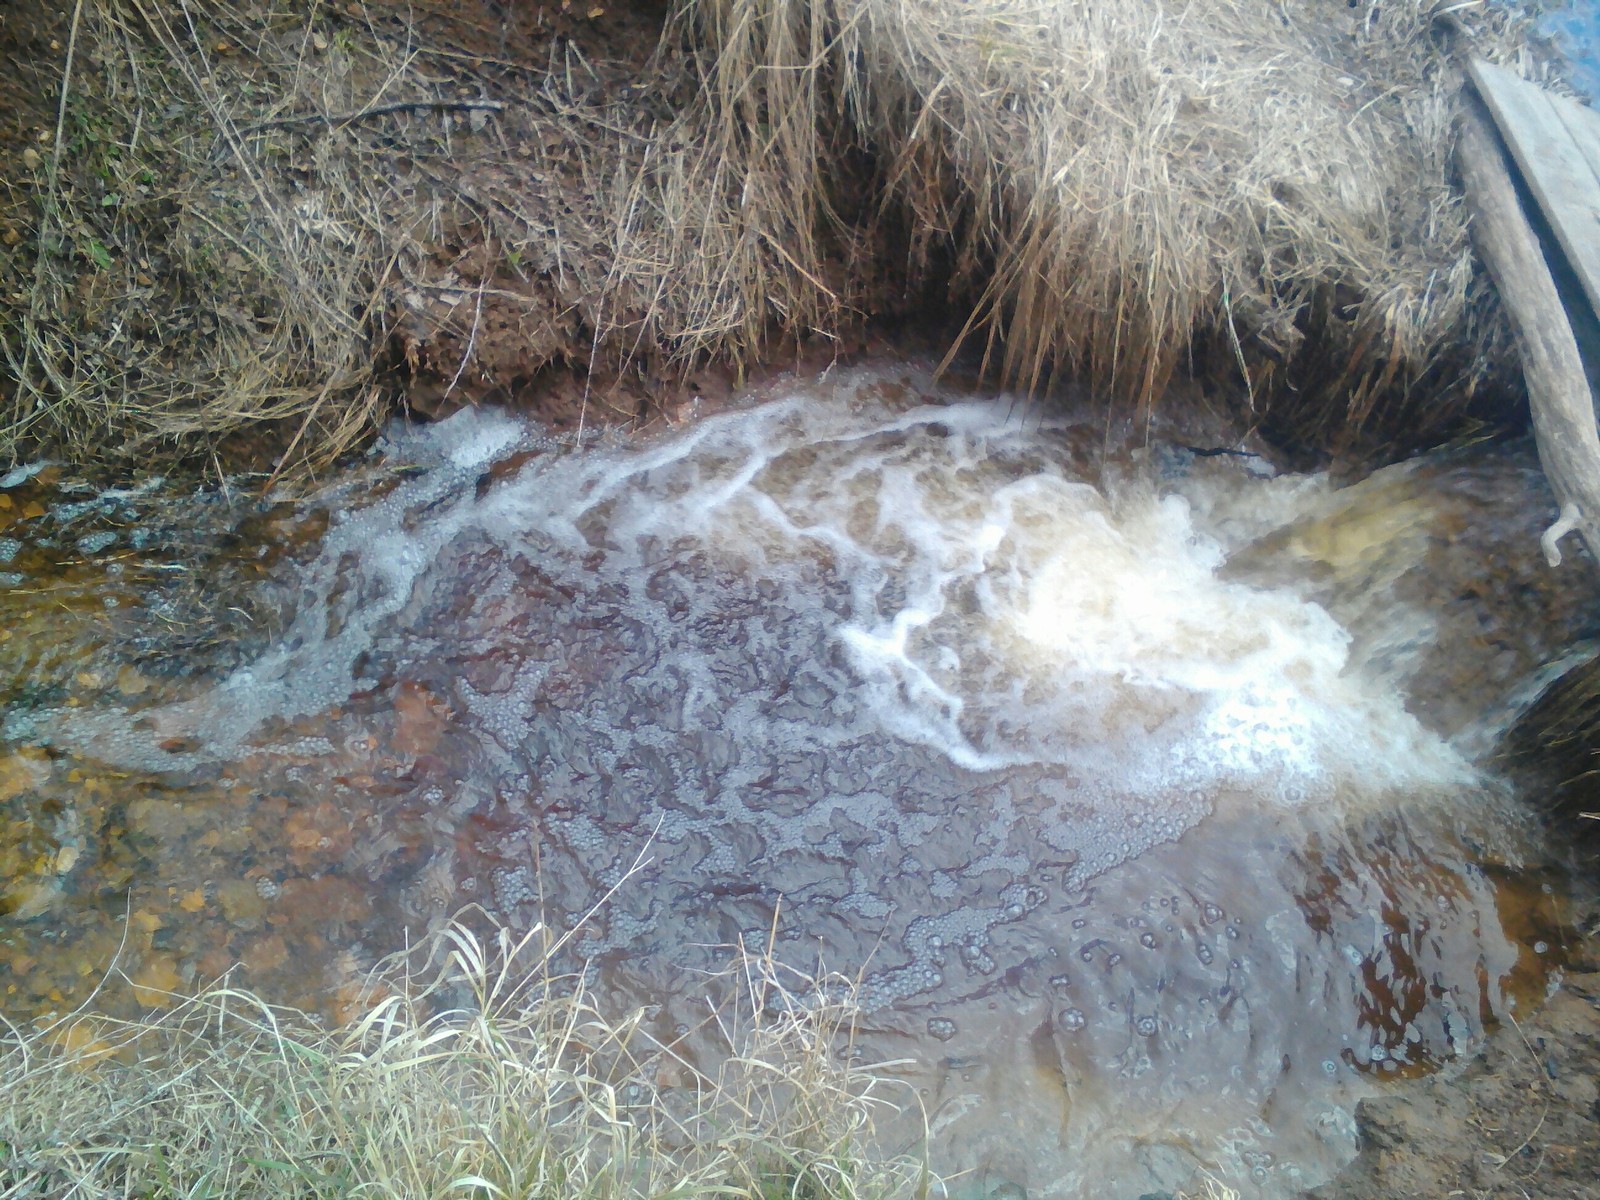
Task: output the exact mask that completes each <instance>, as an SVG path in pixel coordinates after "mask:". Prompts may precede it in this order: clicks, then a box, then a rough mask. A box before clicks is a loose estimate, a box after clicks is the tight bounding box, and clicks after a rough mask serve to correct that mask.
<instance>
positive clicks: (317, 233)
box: [0, 0, 1528, 467]
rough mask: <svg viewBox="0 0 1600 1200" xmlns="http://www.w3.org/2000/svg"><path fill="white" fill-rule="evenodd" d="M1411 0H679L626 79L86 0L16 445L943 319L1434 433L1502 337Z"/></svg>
mask: <svg viewBox="0 0 1600 1200" xmlns="http://www.w3.org/2000/svg"><path fill="white" fill-rule="evenodd" d="M1434 7H1435V5H1434V4H1433V2H1432V0H1386V2H1385V3H1384V4H1382V5H1381V7H1380V6H1379V5H1376V4H1367V3H1362V4H1358V5H1355V6H1350V5H1348V4H1346V3H1344V2H1343V0H1317V2H1315V3H1309V4H1302V5H1284V4H1280V3H1275V2H1272V0H1188V2H1185V3H1178V2H1177V0H1126V2H1125V3H1118V4H1086V3H1049V4H1046V3H1041V2H1039V0H977V2H972V0H821V2H816V3H813V2H810V0H681V2H680V3H679V4H678V7H677V8H676V10H675V11H674V14H673V15H672V16H671V17H670V18H669V20H668V23H667V28H666V35H665V37H664V38H663V39H662V41H661V45H660V47H659V49H658V50H657V51H656V53H655V54H654V57H653V58H649V59H648V61H646V57H647V56H648V53H649V49H650V48H649V47H648V46H645V47H644V48H643V49H642V50H637V53H635V54H634V58H633V60H632V61H629V62H622V61H610V60H604V61H603V60H601V59H599V58H596V57H594V55H593V54H592V53H591V54H585V52H584V50H583V49H582V46H583V44H585V41H586V39H585V37H582V36H577V35H573V36H568V35H566V34H562V35H561V36H555V35H554V34H552V33H551V31H550V30H549V29H545V30H544V32H543V33H541V34H540V35H539V37H538V38H535V39H533V41H530V42H529V44H528V46H526V47H519V46H516V45H513V46H512V47H511V48H510V49H508V50H506V52H505V53H506V54H507V55H509V56H510V57H509V58H507V59H506V60H504V61H502V60H498V59H491V58H487V57H484V56H482V55H479V54H477V53H475V52H458V51H456V50H453V49H451V48H450V47H448V46H441V45H438V44H435V43H434V42H431V41H430V40H429V38H430V37H431V36H436V33H435V34H430V33H428V32H426V31H425V26H426V29H427V30H433V29H435V26H432V25H427V21H428V20H432V19H433V18H435V17H438V16H439V14H441V13H445V12H446V11H447V8H448V11H449V12H458V11H459V12H470V11H475V10H474V9H473V6H471V5H467V6H466V7H465V8H463V6H461V5H455V6H453V7H450V6H440V5H429V4H421V5H412V6H409V7H405V6H390V5H387V4H384V3H380V2H379V0H369V2H368V3H367V4H365V5H358V6H339V7H332V6H320V5H313V6H310V7H307V6H304V5H299V4H292V3H288V2H287V0H265V2H264V3H263V4H260V5H257V6H253V7H250V8H241V7H238V6H230V5H224V4H221V3H218V2H217V0H78V3H77V5H76V7H75V9H74V10H73V22H72V32H73V36H72V38H71V39H70V44H69V45H68V46H67V48H66V51H67V52H66V53H65V54H64V56H63V57H64V59H65V61H64V63H63V64H62V70H61V75H60V79H59V84H60V95H59V104H58V105H57V107H56V112H55V119H54V124H55V126H57V128H56V129H55V131H54V133H53V135H52V140H51V144H50V146H49V147H48V153H47V154H46V155H45V156H44V159H43V163H42V165H41V166H40V167H39V169H37V170H35V171H33V172H32V173H28V174H23V175H14V176H12V177H10V178H7V179H6V180H5V181H4V186H3V188H0V225H6V227H7V229H8V230H10V231H11V232H10V235H9V236H15V237H19V238H21V239H22V244H21V245H20V246H19V247H18V249H17V251H16V252H15V253H13V254H12V255H11V256H9V258H7V257H4V256H0V276H3V278H0V285H3V286H4V289H5V290H6V291H7V292H9V293H10V294H11V295H12V297H13V298H14V299H16V300H17V301H18V302H17V303H16V304H14V305H13V306H12V307H11V308H9V309H0V343H3V346H4V358H3V360H0V363H3V369H4V370H5V372H6V374H8V375H9V376H10V377H11V381H12V385H13V386H12V387H11V389H10V392H11V395H10V397H9V400H6V401H3V402H0V454H7V455H10V456H12V457H15V456H17V455H20V454H24V453H36V452H38V451H39V450H41V449H43V450H45V451H48V452H53V453H64V454H67V455H70V456H72V457H76V458H80V459H81V458H85V457H93V456H101V457H104V456H111V457H121V458H123V459H124V460H127V459H128V458H130V457H136V458H138V459H147V458H148V457H149V456H150V454H151V453H153V452H154V451H155V450H157V449H158V448H161V447H170V448H175V450H176V452H179V453H187V454H193V453H194V452H195V451H197V450H199V451H209V450H210V449H211V448H213V447H214V446H215V445H216V444H217V443H218V442H219V440H221V439H225V438H227V437H228V436H230V435H232V434H234V433H236V432H238V431H241V430H250V429H256V428H260V427H262V426H263V425H275V426H278V427H281V428H282V429H283V430H284V432H283V434H282V435H281V437H280V439H279V441H278V442H277V443H276V444H275V447H274V449H275V452H276V453H277V454H278V455H279V457H281V458H282V460H283V461H284V463H285V464H287V465H288V466H290V467H296V466H299V467H304V466H316V465H319V464H321V463H325V462H327V461H328V460H330V459H331V458H332V457H334V456H336V455H338V454H339V453H341V452H343V451H344V450H346V449H348V448H349V447H351V446H352V445H355V444H357V443H359V441H360V440H361V439H362V438H363V437H364V436H365V435H366V434H367V433H368V432H369V431H370V430H371V429H372V428H373V427H374V425H375V423H376V421H377V420H378V419H379V418H380V417H381V415H382V414H383V413H384V412H386V411H387V410H388V407H389V405H390V404H391V402H392V400H393V399H394V398H395V396H396V395H397V394H399V395H400V397H401V398H402V399H403V400H405V399H409V400H410V401H412V402H414V403H416V404H417V405H418V406H419V407H421V408H423V409H424V410H430V409H433V408H438V407H448V406H449V405H451V404H454V403H460V402H462V401H474V400H476V399H478V398H480V397H482V396H485V395H491V394H501V395H507V396H517V395H520V394H522V393H524V392H526V391H528V390H529V389H536V388H537V387H538V386H539V383H538V381H539V380H540V378H541V372H543V371H546V370H547V369H548V368H550V367H552V366H558V367H559V366H570V367H572V368H574V369H576V370H578V371H580V372H581V373H583V374H585V375H586V376H587V377H590V378H594V379H604V378H613V379H614V378H617V377H619V376H632V377H634V378H636V379H638V380H640V381H641V382H642V383H643V384H644V385H645V386H646V389H647V390H648V388H650V387H656V388H660V387H662V386H670V384H671V382H672V381H673V380H675V379H680V378H682V377H683V376H684V374H685V373H686V372H687V371H689V370H690V369H691V368H693V367H695V366H696V365H698V364H701V363H705V362H708V361H716V362H721V363H725V364H731V365H732V366H733V367H734V368H735V369H736V370H737V369H742V368H743V367H745V366H747V365H749V364H752V363H754V362H757V361H759V360H761V359H762V358H763V357H764V356H766V355H769V354H770V353H771V352H772V347H773V346H774V345H775V344H776V339H779V338H798V339H806V338H813V339H816V338H821V339H828V338H836V337H839V336H841V335H842V334H844V333H846V332H848V331H849V330H851V329H853V328H856V327H859V326H860V325H861V324H862V323H863V322H865V321H866V320H868V319H870V318H871V317H873V316H879V315H891V316H892V315H902V316H904V315H908V314H916V313H918V312H919V311H922V310H925V309H926V306H927V305H928V304H929V303H930V298H932V302H933V303H934V304H935V307H938V308H941V309H943V311H944V312H945V314H946V315H947V316H950V315H953V317H954V319H955V320H956V322H957V324H959V323H960V322H961V321H962V320H965V323H966V334H967V335H968V336H967V339H966V340H967V341H969V342H972V343H975V344H977V345H979V346H982V347H985V348H986V361H987V362H988V364H989V366H990V368H991V370H992V372H993V373H994V374H996V375H997V376H998V377H999V381H1000V382H1002V383H1004V384H1006V385H1008V386H1015V387H1021V388H1023V389H1025V390H1031V389H1036V388H1039V387H1041V386H1043V385H1044V384H1045V383H1047V382H1048V380H1049V379H1051V378H1052V377H1053V376H1055V375H1058V374H1072V375H1076V376H1078V377H1080V378H1082V379H1084V380H1085V381H1087V382H1088V383H1089V384H1090V385H1091V386H1094V387H1098V388H1100V389H1102V390H1103V391H1105V392H1106V393H1107V394H1112V393H1115V394H1119V395H1122V396H1124V397H1132V398H1133V399H1135V400H1136V401H1137V402H1139V403H1140V404H1142V405H1148V404H1150V403H1152V402H1153V401H1154V400H1155V399H1156V398H1157V397H1159V396H1160V395H1161V393H1162V391H1163V389H1164V387H1165V385H1166V383H1167V381H1168V380H1169V379H1170V378H1171V377H1173V375H1174V374H1175V373H1176V372H1179V371H1180V370H1185V369H1191V368H1193V369H1203V370H1205V371H1208V372H1209V373H1210V374H1212V375H1214V376H1220V377H1223V378H1224V379H1225V380H1226V381H1227V383H1228V384H1229V386H1230V387H1236V388H1237V389H1238V390H1239V391H1240V392H1241V393H1242V394H1243V396H1244V398H1245V401H1246V403H1248V404H1251V405H1256V404H1257V403H1259V404H1261V405H1262V406H1266V405H1267V404H1269V402H1271V401H1274V400H1282V399H1284V398H1287V401H1288V403H1289V404H1290V405H1291V407H1294V408H1295V409H1296V411H1295V412H1294V413H1292V414H1291V423H1295V424H1297V425H1298V427H1299V428H1301V429H1302V430H1306V431H1309V436H1310V440H1313V441H1316V442H1319V443H1322V444H1326V443H1330V442H1332V441H1335V440H1337V436H1338V434H1339V431H1340V430H1341V429H1343V428H1345V427H1347V426H1359V425H1361V424H1363V423H1365V422H1368V421H1369V420H1370V419H1374V418H1375V417H1376V418H1381V417H1382V416H1383V415H1384V411H1383V406H1386V405H1387V406H1389V409H1390V412H1391V415H1392V412H1393V411H1397V410H1395V409H1394V406H1395V405H1397V404H1409V405H1410V406H1411V407H1410V408H1409V409H1406V410H1405V412H1404V416H1405V419H1406V420H1407V421H1408V422H1410V424H1411V425H1412V426H1416V427H1418V428H1421V427H1426V428H1428V429H1434V430H1441V431H1442V430H1443V429H1444V428H1445V427H1446V426H1447V425H1448V423H1449V421H1450V420H1451V419H1452V417H1453V415H1454V414H1455V413H1456V412H1457V411H1458V410H1459V397H1460V396H1461V395H1470V393H1471V391H1472V389H1473V388H1474V387H1475V386H1476V383H1477V382H1478V380H1479V379H1480V378H1481V377H1482V376H1483V375H1484V373H1485V372H1486V371H1488V370H1490V369H1491V368H1492V367H1494V366H1495V365H1496V364H1497V363H1498V362H1501V361H1503V360H1504V357H1505V345H1504V343H1503V340H1502V341H1496V340H1495V339H1496V337H1497V336H1498V335H1499V332H1500V330H1499V326H1498V324H1497V323H1496V321H1495V319H1494V310H1493V306H1492V304H1491V303H1489V302H1488V301H1487V299H1486V292H1485V290H1484V287H1483V285H1482V282H1481V280H1480V278H1479V276H1478V275H1477V273H1476V272H1475V269H1474V264H1473V260H1472V258H1471V255H1470V251H1469V248H1468V245H1467V242H1466V238H1465V226H1466V215H1465V213H1464V211H1463V209H1462V205H1461V201H1460V197H1459V194H1458V191H1457V189H1456V188H1455V187H1454V185H1453V182H1452V180H1451V175H1450V153H1451V146H1452V142H1453V135H1452V122H1453V119H1454V112H1455V106H1456V102H1457V101H1456V95H1457V90H1458V86H1459V79H1458V76H1457V74H1456V72H1455V70H1454V68H1453V67H1452V65H1451V62H1450V60H1449V57H1448V55H1447V53H1446V52H1445V50H1444V48H1443V47H1442V45H1441V44H1440V43H1438V42H1436V41H1435V35H1434V31H1433V27H1432V13H1433V9H1434ZM1451 8H1452V10H1461V9H1462V6H1461V5H1452V6H1451ZM488 11H489V8H488V6H484V12H486V13H487V12H488ZM496 11H498V10H496ZM507 11H508V12H509V11H512V10H507ZM515 11H516V12H520V11H521V10H515ZM541 11H542V10H541ZM596 11H600V9H599V8H597V9H596ZM643 11H644V10H642V9H641V10H640V12H643ZM1466 16H1467V18H1468V20H1469V21H1470V22H1472V23H1473V27H1474V29H1475V31H1476V36H1477V46H1476V49H1478V50H1479V51H1480V52H1482V53H1485V54H1487V55H1489V56H1490V57H1493V58H1498V59H1501V60H1506V59H1508V58H1515V57H1516V56H1517V55H1518V54H1519V53H1521V51H1520V50H1519V47H1520V46H1521V42H1522V36H1523V31H1522V27H1521V26H1520V25H1518V24H1517V19H1516V18H1514V17H1512V16H1510V15H1506V14H1505V13H1504V12H1502V11H1499V10H1488V9H1479V10H1476V11H1474V12H1471V13H1467V14H1466ZM573 19H574V20H577V18H573ZM540 20H541V21H542V20H543V18H542V17H541V18H540ZM519 28H520V27H519ZM530 28H531V27H530ZM523 32H524V33H526V31H523ZM519 36H521V35H520V34H519ZM527 36H528V37H529V38H532V37H533V35H532V34H527ZM587 40H588V42H590V43H591V44H592V43H594V39H593V38H589V39H587ZM599 44H600V45H601V46H602V48H603V49H604V48H607V47H609V49H610V50H612V51H616V50H617V49H618V39H617V38H616V37H613V39H612V41H611V42H610V43H607V42H606V41H605V39H603V38H602V39H600V42H599ZM636 49H637V48H636ZM1523 65H1524V66H1527V65H1528V64H1527V63H1524V64H1523ZM45 132H46V133H47V134H48V133H50V131H45ZM1440 364H1446V365H1447V367H1448V370H1447V369H1446V367H1442V366H1441V365H1440ZM396 389H398V393H397V390H396ZM586 394H587V393H586ZM610 415H612V416H629V415H631V413H629V412H622V411H619V412H616V413H613V414H610Z"/></svg>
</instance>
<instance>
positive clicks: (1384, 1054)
mask: <svg viewBox="0 0 1600 1200" xmlns="http://www.w3.org/2000/svg"><path fill="white" fill-rule="evenodd" d="M1388 1057H1389V1051H1388V1049H1387V1048H1385V1047H1384V1046H1381V1045H1379V1046H1373V1047H1372V1048H1371V1049H1370V1050H1368V1051H1367V1061H1368V1062H1375V1063H1378V1062H1382V1061H1383V1060H1384V1059H1386V1058H1388Z"/></svg>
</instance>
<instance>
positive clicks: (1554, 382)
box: [1456, 102, 1600, 566]
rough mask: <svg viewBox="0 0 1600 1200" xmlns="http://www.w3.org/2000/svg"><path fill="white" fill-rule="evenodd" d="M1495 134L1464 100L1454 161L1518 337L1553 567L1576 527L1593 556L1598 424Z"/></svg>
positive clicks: (1597, 537)
mask: <svg viewBox="0 0 1600 1200" xmlns="http://www.w3.org/2000/svg"><path fill="white" fill-rule="evenodd" d="M1500 141H1501V139H1499V138H1497V137H1496V136H1495V132H1494V124H1493V122H1492V119H1491V118H1490V116H1489V115H1488V114H1487V112H1485V111H1483V108H1482V107H1480V106H1479V105H1477V104H1475V103H1471V102H1469V103H1468V105H1467V111H1466V112H1465V113H1464V114H1463V121H1462V127H1461V139H1460V141H1459V142H1458V143H1457V145H1456V163H1457V165H1458V166H1459V167H1460V170H1461V181H1462V183H1463V185H1464V186H1465V188H1466V193H1467V202H1468V203H1469V204H1470V205H1471V206H1472V239H1473V241H1474V242H1475V243H1476V244H1477V247H1478V253H1479V254H1480V255H1481V256H1482V258H1483V261H1484V265H1485V266H1487V267H1488V268H1489V274H1490V276H1492V277H1493V279H1494V282H1495V287H1497V288H1498V289H1499V291H1500V299H1501V301H1502V302H1503V303H1504V305H1505V310H1506V316H1507V318H1508V319H1509V320H1510V322H1511V328H1512V329H1513V330H1514V331H1515V333H1516V336H1517V348H1518V350H1519V351H1520V354H1521V358H1522V372H1523V377H1524V378H1525V379H1526V380H1527V383H1528V406H1529V408H1530V409H1531V411H1532V415H1533V436H1534V440H1535V442H1537V443H1538V446H1539V461H1540V462H1541V463H1542V464H1543V466H1544V473H1545V478H1546V479H1547V480H1548V481H1549V483H1550V490H1551V491H1552V492H1553V493H1555V499H1556V505H1557V507H1558V508H1559V509H1560V510H1561V515H1560V517H1559V519H1558V520H1557V521H1556V523H1555V524H1553V525H1551V526H1550V527H1549V528H1548V529H1546V530H1545V532H1544V536H1543V537H1542V538H1541V539H1540V541H1541V542H1542V543H1543V545H1544V552H1545V557H1546V558H1547V559H1548V560H1549V562H1550V564H1551V565H1552V566H1555V565H1558V564H1559V563H1560V562H1561V548H1560V545H1559V543H1560V541H1561V538H1562V537H1563V536H1564V535H1565V534H1567V533H1569V532H1572V531H1573V530H1577V531H1578V532H1579V533H1580V534H1581V535H1582V536H1583V540H1584V543H1585V544H1586V545H1587V546H1588V547H1589V553H1590V554H1591V555H1592V556H1593V558H1594V560H1595V562H1597V563H1600V431H1597V430H1596V428H1595V417H1594V402H1593V400H1592V398H1591V397H1590V394H1589V380H1588V377H1587V375H1586V374H1585V371H1584V366H1583V356H1582V355H1581V354H1580V353H1579V351H1578V342H1577V339H1576V338H1575V337H1574V336H1573V333H1572V325H1571V323H1570V322H1569V321H1568V319H1567V311H1566V309H1565V308H1564V307H1562V303H1561V294H1560V293H1559V292H1558V291H1557V290H1556V285H1555V280H1553V279H1552V278H1551V277H1550V267H1549V264H1548V263H1547V262H1546V261H1545V256H1544V250H1543V248H1542V247H1541V246H1540V244H1539V238H1538V235H1536V234H1535V233H1534V231H1533V226H1532V225H1530V224H1529V222H1528V218H1527V215H1526V214H1525V213H1524V212H1523V209H1522V203H1521V201H1520V200H1519V199H1518V197H1517V188H1516V184H1515V182H1514V181H1513V179H1512V171H1513V164H1512V162H1511V160H1510V159H1509V157H1508V156H1507V155H1506V154H1505V152H1504V151H1503V150H1502V149H1501V146H1500Z"/></svg>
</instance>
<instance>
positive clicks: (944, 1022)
mask: <svg viewBox="0 0 1600 1200" xmlns="http://www.w3.org/2000/svg"><path fill="white" fill-rule="evenodd" d="M928 1032H929V1033H930V1034H932V1035H933V1036H934V1037H936V1038H938V1039H939V1040H940V1041H941V1042H948V1041H949V1040H950V1039H951V1038H953V1037H955V1035H956V1023H955V1022H954V1021H952V1020H950V1018H948V1017H930V1018H929V1019H928Z"/></svg>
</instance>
